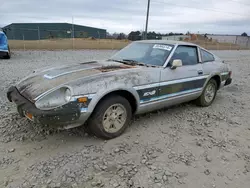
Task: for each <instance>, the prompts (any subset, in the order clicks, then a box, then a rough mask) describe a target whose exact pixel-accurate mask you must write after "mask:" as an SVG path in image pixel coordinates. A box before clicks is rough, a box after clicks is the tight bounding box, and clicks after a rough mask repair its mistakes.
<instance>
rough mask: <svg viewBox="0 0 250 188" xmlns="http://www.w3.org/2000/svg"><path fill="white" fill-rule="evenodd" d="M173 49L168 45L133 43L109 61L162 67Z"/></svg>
mask: <svg viewBox="0 0 250 188" xmlns="http://www.w3.org/2000/svg"><path fill="white" fill-rule="evenodd" d="M173 47H174V46H173V45H170V44H156V43H139V42H133V43H131V44H129V45H128V46H126V47H125V48H123V49H122V50H120V51H119V52H117V53H116V54H115V55H114V56H113V57H112V58H111V59H112V60H116V61H130V62H134V63H135V62H138V63H144V64H147V65H156V66H163V65H164V63H165V61H166V59H167V58H168V56H169V54H170V53H171V51H172V50H173Z"/></svg>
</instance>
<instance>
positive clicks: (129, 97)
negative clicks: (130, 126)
mask: <svg viewBox="0 0 250 188" xmlns="http://www.w3.org/2000/svg"><path fill="white" fill-rule="evenodd" d="M112 95H119V96H121V97H124V98H125V99H127V100H128V102H129V104H130V106H131V108H132V113H133V114H134V113H135V111H136V109H137V102H136V99H135V97H134V95H133V94H131V93H130V92H128V91H126V90H117V91H112V92H110V93H108V94H106V95H105V96H104V97H102V98H101V100H100V101H99V102H98V104H99V103H100V102H101V101H103V100H105V99H106V98H107V97H110V96H112ZM98 104H97V105H98Z"/></svg>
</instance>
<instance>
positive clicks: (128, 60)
mask: <svg viewBox="0 0 250 188" xmlns="http://www.w3.org/2000/svg"><path fill="white" fill-rule="evenodd" d="M109 61H115V62H118V63H123V64H127V65H139V66H148V65H147V64H144V63H141V62H138V61H135V60H132V59H122V60H117V59H109Z"/></svg>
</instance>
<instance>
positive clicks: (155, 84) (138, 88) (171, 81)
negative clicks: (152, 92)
mask: <svg viewBox="0 0 250 188" xmlns="http://www.w3.org/2000/svg"><path fill="white" fill-rule="evenodd" d="M208 77H209V75H204V76H195V77H189V78H182V79H177V80H169V81H166V82H159V83H153V84H147V85H140V86H135V87H133V88H134V89H135V90H141V89H147V88H153V87H157V86H164V85H171V84H176V83H182V82H188V81H192V80H200V79H204V78H208Z"/></svg>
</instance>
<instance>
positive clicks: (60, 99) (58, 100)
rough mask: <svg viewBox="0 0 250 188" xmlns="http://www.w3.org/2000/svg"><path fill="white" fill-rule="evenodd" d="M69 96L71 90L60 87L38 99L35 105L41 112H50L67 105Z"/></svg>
mask: <svg viewBox="0 0 250 188" xmlns="http://www.w3.org/2000/svg"><path fill="white" fill-rule="evenodd" d="M71 96H72V93H71V90H70V89H69V88H68V87H62V88H60V89H57V90H55V91H53V92H51V93H49V94H47V95H45V96H43V97H42V98H40V99H38V100H37V101H36V102H35V105H36V107H37V108H39V109H41V110H50V109H53V108H56V107H59V106H62V105H64V104H67V103H68V102H69V101H70V100H71Z"/></svg>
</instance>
